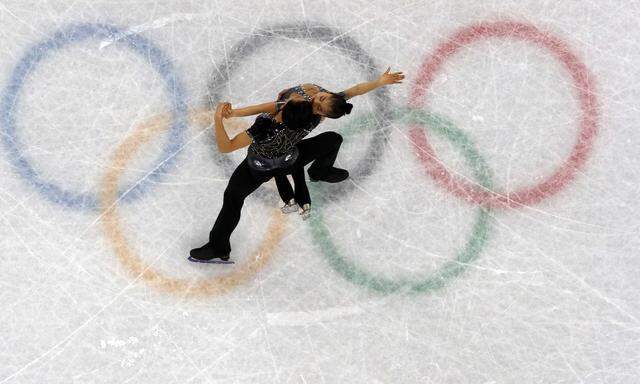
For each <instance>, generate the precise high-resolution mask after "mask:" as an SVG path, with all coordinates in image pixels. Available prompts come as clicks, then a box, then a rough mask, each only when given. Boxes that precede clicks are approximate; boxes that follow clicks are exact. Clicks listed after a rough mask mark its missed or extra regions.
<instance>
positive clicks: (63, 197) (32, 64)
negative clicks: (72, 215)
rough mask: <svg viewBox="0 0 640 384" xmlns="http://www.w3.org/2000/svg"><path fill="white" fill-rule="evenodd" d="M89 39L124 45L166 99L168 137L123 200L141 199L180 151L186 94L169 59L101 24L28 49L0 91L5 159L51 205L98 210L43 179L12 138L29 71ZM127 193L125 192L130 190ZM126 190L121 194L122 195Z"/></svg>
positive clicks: (94, 202) (91, 197)
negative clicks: (158, 82) (157, 80)
mask: <svg viewBox="0 0 640 384" xmlns="http://www.w3.org/2000/svg"><path fill="white" fill-rule="evenodd" d="M88 38H97V39H111V41H113V42H114V43H124V44H126V46H128V47H129V48H130V49H132V50H133V51H134V52H136V53H138V54H139V55H140V56H142V57H143V58H144V59H145V60H147V61H148V63H149V64H150V65H151V66H152V67H153V68H154V69H155V70H156V71H157V72H158V73H159V74H160V75H161V76H162V78H163V79H164V81H165V89H166V91H167V93H168V96H169V98H170V105H171V118H172V125H171V128H170V131H169V139H168V142H167V143H166V144H165V147H164V149H163V152H162V154H161V156H160V159H159V161H158V162H157V163H158V164H159V165H158V166H156V167H154V169H153V171H152V172H151V173H150V174H149V175H148V177H146V178H145V179H144V180H142V181H141V182H139V183H137V184H135V185H134V186H130V187H126V188H124V189H123V191H120V192H119V197H121V198H122V201H132V200H135V199H137V198H139V197H140V196H142V195H143V194H144V193H145V192H146V191H147V190H148V189H149V187H150V186H151V185H153V184H154V183H157V182H158V181H159V180H160V179H161V178H162V177H163V176H164V175H166V171H167V168H168V167H170V166H171V165H173V163H174V161H175V158H176V156H175V155H176V154H177V153H178V152H179V151H180V148H181V147H182V143H183V139H184V137H183V136H184V132H185V131H186V127H187V101H186V96H185V90H184V87H183V85H182V83H181V82H180V80H179V78H178V76H177V74H176V73H175V71H174V68H173V65H172V64H171V60H170V59H169V57H168V56H167V55H166V54H165V53H164V52H163V51H162V50H161V49H160V48H158V47H157V46H155V45H154V44H153V43H152V42H151V41H149V40H147V39H145V38H144V37H141V36H139V35H136V34H131V33H129V32H127V31H126V30H123V29H121V28H118V27H116V26H112V25H106V24H76V25H71V26H68V27H66V28H63V29H61V30H59V31H57V32H56V33H55V34H54V35H53V36H52V37H50V38H48V39H46V40H44V41H41V42H39V43H37V44H35V45H34V46H32V47H31V48H30V49H29V50H28V51H27V53H26V54H25V55H24V56H23V57H22V58H21V59H20V61H19V62H18V64H17V65H16V67H15V68H14V70H13V72H12V73H11V77H10V78H9V83H8V85H7V86H6V88H5V89H4V91H3V92H2V99H1V102H0V122H1V124H2V127H1V129H2V140H3V142H4V145H5V147H6V149H7V151H8V154H9V160H10V161H11V163H12V165H13V166H14V167H15V168H16V170H17V172H18V174H19V175H20V176H22V177H23V178H24V179H25V180H26V181H27V182H29V183H30V184H31V185H33V186H34V187H35V188H36V190H37V191H38V192H40V194H41V195H43V196H44V197H45V198H47V199H48V200H50V201H51V202H54V203H56V204H61V205H63V206H65V207H68V208H73V209H94V210H95V209H97V208H98V197H97V196H96V195H95V194H86V193H84V194H83V193H74V192H71V191H67V190H64V189H62V188H61V187H59V186H57V185H54V184H52V183H50V182H47V181H45V180H43V179H42V178H41V177H40V176H39V175H38V173H37V172H36V170H35V169H34V168H33V167H32V166H31V164H30V163H29V161H28V160H27V159H26V157H25V156H24V154H23V152H22V149H21V146H20V144H19V140H18V138H17V136H16V119H15V116H14V114H15V111H16V106H17V104H18V101H19V94H20V91H21V89H22V86H23V84H24V82H25V79H26V78H27V77H28V76H29V75H30V74H31V73H33V72H34V70H35V69H36V67H37V65H38V64H39V63H40V62H41V61H43V60H44V59H46V58H47V57H48V56H50V55H51V54H52V53H53V52H55V51H57V50H60V49H62V48H64V47H66V46H68V45H71V44H73V43H78V42H81V41H83V40H86V39H88ZM129 189H130V190H129ZM127 190H129V191H128V193H127V194H126V195H124V192H125V191H127Z"/></svg>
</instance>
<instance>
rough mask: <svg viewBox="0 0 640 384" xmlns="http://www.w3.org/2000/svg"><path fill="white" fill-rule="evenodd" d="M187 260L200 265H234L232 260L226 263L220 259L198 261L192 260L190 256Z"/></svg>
mask: <svg viewBox="0 0 640 384" xmlns="http://www.w3.org/2000/svg"><path fill="white" fill-rule="evenodd" d="M188 260H189V261H191V262H194V263H202V264H235V261H233V260H226V261H225V260H222V259H211V260H198V259H194V258H193V257H191V256H189V258H188Z"/></svg>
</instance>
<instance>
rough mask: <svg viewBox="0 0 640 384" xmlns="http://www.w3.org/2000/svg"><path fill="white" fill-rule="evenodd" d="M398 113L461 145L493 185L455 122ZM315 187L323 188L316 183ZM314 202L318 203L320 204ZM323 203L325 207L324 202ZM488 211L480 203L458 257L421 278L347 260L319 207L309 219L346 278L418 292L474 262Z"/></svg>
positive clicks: (479, 175)
mask: <svg viewBox="0 0 640 384" xmlns="http://www.w3.org/2000/svg"><path fill="white" fill-rule="evenodd" d="M398 116H399V117H400V119H401V120H402V121H404V122H409V123H423V124H425V123H426V124H427V125H429V126H430V127H431V128H432V129H433V131H434V132H436V133H437V134H439V135H442V136H445V137H446V138H447V139H448V140H449V141H451V143H453V144H455V145H457V146H459V148H460V150H461V152H462V155H463V156H464V158H465V159H466V161H467V164H468V165H469V166H470V167H471V169H472V170H473V175H474V177H475V178H476V179H477V180H478V183H479V184H480V185H482V186H484V187H486V188H490V187H491V184H492V182H491V173H490V171H489V168H488V166H487V164H486V163H485V161H484V160H483V158H482V157H481V156H480V154H479V153H478V152H477V151H476V150H475V148H474V147H473V143H472V142H471V141H470V140H469V139H468V138H467V137H466V136H465V135H464V133H463V132H462V131H461V130H459V129H457V128H455V127H454V126H453V124H451V123H449V122H448V121H446V120H444V119H443V118H441V117H438V116H435V115H432V114H428V113H425V112H421V111H417V110H413V111H409V112H408V113H407V112H406V111H404V112H400V113H398ZM365 120H366V119H365ZM356 122H357V120H356ZM346 132H347V133H353V130H349V129H347V130H346ZM347 137H348V136H347ZM418 145H419V144H418ZM314 188H315V189H320V188H319V187H315V186H314ZM315 205H316V206H318V204H315ZM320 207H322V204H321V205H320ZM489 212H490V208H489V207H482V206H480V207H478V213H477V215H476V219H475V222H474V224H473V230H472V233H471V237H470V238H469V239H468V240H467V242H466V244H465V246H464V248H463V249H462V250H461V251H460V252H459V253H458V255H457V256H456V259H455V261H449V262H447V263H446V264H444V265H443V266H441V267H440V268H439V269H438V270H437V271H436V272H435V273H433V274H431V275H430V276H428V277H426V278H425V279H422V280H420V281H409V280H405V279H398V280H394V279H388V278H384V277H379V276H375V275H373V274H371V273H369V272H367V271H366V270H364V269H363V268H362V267H360V266H359V265H357V264H356V263H355V262H354V261H351V260H347V259H346V258H345V257H344V256H343V255H342V254H341V253H340V251H339V249H338V247H337V246H336V245H335V244H334V243H333V241H332V240H331V231H330V230H329V229H328V228H327V226H326V225H325V224H324V221H323V218H322V212H321V211H320V210H317V211H315V213H314V214H313V215H311V218H310V220H309V221H310V226H311V233H312V235H313V237H314V239H315V240H316V241H317V243H318V249H319V250H320V252H321V253H322V254H323V255H324V257H325V259H327V261H328V262H329V265H330V266H331V267H332V268H333V270H334V271H336V272H337V273H338V274H340V275H342V276H343V277H344V278H345V279H347V280H349V281H351V282H352V283H354V284H357V285H361V286H364V287H366V288H369V289H371V290H373V291H377V292H379V293H383V294H389V293H393V292H397V291H400V290H403V291H405V290H406V291H407V292H409V293H414V294H415V293H422V292H427V291H434V290H437V289H440V288H442V287H443V286H444V285H445V284H446V282H447V281H448V280H450V279H452V278H454V277H457V276H459V275H460V274H461V273H462V272H464V271H465V269H466V268H467V266H468V265H469V264H470V263H471V262H473V261H474V260H475V259H477V257H478V254H479V253H480V251H481V250H482V248H483V247H484V245H485V244H486V242H487V238H488V231H489V220H490V213H489Z"/></svg>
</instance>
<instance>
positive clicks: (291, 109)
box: [282, 99, 313, 131]
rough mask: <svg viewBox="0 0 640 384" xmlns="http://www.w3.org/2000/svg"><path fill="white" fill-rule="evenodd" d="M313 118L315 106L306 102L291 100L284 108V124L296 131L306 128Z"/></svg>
mask: <svg viewBox="0 0 640 384" xmlns="http://www.w3.org/2000/svg"><path fill="white" fill-rule="evenodd" d="M312 118H313V106H312V105H311V102H309V101H306V100H295V99H293V100H289V101H288V102H287V103H286V104H285V105H284V107H283V108H282V122H283V123H284V125H286V126H287V128H289V129H293V130H295V131H297V130H300V129H302V128H306V127H307V126H308V125H309V122H310V121H311V119H312Z"/></svg>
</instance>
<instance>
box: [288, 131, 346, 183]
mask: <svg viewBox="0 0 640 384" xmlns="http://www.w3.org/2000/svg"><path fill="white" fill-rule="evenodd" d="M341 144H342V136H340V134H338V133H336V132H323V133H321V134H319V135H318V136H315V137H312V138H310V139H305V140H302V141H300V143H298V149H299V151H300V153H301V155H302V156H303V157H302V161H301V162H302V164H308V163H310V162H312V161H313V164H311V166H310V167H309V170H308V172H309V176H310V177H311V178H312V179H313V180H324V181H329V182H339V181H342V180H344V179H346V178H347V177H349V172H347V171H346V170H344V169H338V168H335V167H334V166H333V163H334V162H335V161H336V158H337V157H338V151H339V150H340V145H341Z"/></svg>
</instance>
